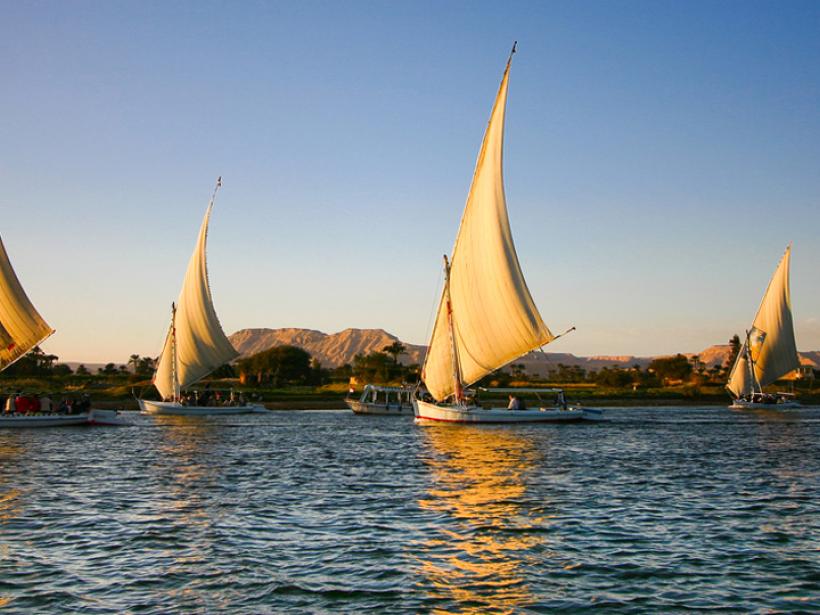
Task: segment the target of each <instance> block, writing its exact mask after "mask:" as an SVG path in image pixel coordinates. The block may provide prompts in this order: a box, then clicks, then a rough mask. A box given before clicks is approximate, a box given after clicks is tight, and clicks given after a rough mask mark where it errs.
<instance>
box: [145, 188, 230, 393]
mask: <svg viewBox="0 0 820 615" xmlns="http://www.w3.org/2000/svg"><path fill="white" fill-rule="evenodd" d="M212 209H213V199H212V200H211V202H210V204H209V205H208V209H207V211H206V212H205V219H204V220H203V221H202V227H201V228H200V229H199V239H198V240H197V244H196V248H195V249H194V253H193V254H192V255H191V260H190V262H189V263H188V270H187V272H186V273H185V280H184V281H183V283H182V292H181V293H180V295H179V301H178V303H177V306H176V317H175V319H174V322H173V323H172V325H171V327H172V330H171V331H170V332H169V334H168V337H167V338H166V340H165V346H164V347H163V349H162V355H161V356H160V358H159V363H158V365H157V372H156V374H155V375H154V386H156V387H157V390H158V391H159V393H160V395H162V397H163V398H164V399H165V398H169V397H173V396H174V395H175V394H176V393H177V392H178V391H179V389H183V388H186V387H189V386H191V385H192V384H194V383H195V382H197V381H198V380H201V379H202V378H204V377H205V376H207V375H208V374H210V373H211V372H212V371H214V370H215V369H216V368H218V367H219V366H220V365H224V364H225V363H227V362H228V361H231V360H232V359H235V358H236V357H237V356H239V353H237V352H236V350H235V349H234V347H233V346H232V345H231V343H230V342H229V341H228V338H227V337H226V336H225V333H224V332H223V331H222V326H221V325H220V324H219V318H218V317H217V315H216V310H215V309H214V305H213V301H212V298H211V289H210V286H209V284H208V267H207V263H206V260H205V246H206V243H207V239H208V222H209V221H210V218H211V210H212ZM174 359H176V366H174ZM175 367H176V369H174V368H175ZM174 372H176V382H177V383H178V384H177V387H175V386H174V384H175V383H174Z"/></svg>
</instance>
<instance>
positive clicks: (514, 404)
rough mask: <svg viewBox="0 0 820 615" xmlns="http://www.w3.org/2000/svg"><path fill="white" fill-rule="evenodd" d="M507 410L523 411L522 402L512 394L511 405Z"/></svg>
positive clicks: (508, 405)
mask: <svg viewBox="0 0 820 615" xmlns="http://www.w3.org/2000/svg"><path fill="white" fill-rule="evenodd" d="M507 410H523V404H522V403H521V400H520V399H519V398H518V397H516V396H515V395H513V394H512V393H510V403H509V404H507Z"/></svg>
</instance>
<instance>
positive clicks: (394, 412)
mask: <svg viewBox="0 0 820 615" xmlns="http://www.w3.org/2000/svg"><path fill="white" fill-rule="evenodd" d="M345 403H346V404H347V406H348V407H349V408H350V409H351V410H353V412H354V413H355V414H374V415H383V416H412V415H413V407H412V406H408V405H407V404H402V405H399V404H369V403H367V402H362V401H359V400H358V399H346V400H345Z"/></svg>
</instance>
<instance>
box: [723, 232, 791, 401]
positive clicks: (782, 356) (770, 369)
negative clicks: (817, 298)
mask: <svg viewBox="0 0 820 615" xmlns="http://www.w3.org/2000/svg"><path fill="white" fill-rule="evenodd" d="M790 258H791V246H789V247H788V248H786V253H785V254H784V255H783V258H782V259H781V261H780V264H779V265H778V266H777V269H776V270H775V272H774V275H773V276H772V279H771V281H770V282H769V287H768V288H767V289H766V294H764V295H763V301H761V303H760V308H759V309H758V311H757V315H756V316H755V319H754V322H753V323H752V328H751V330H750V331H749V335H748V338H747V340H746V342H745V343H744V344H743V348H741V350H740V352H739V353H738V356H737V360H736V361H735V365H734V367H733V368H732V373H731V374H730V376H729V383H728V385H727V388H728V389H729V390H730V391H731V392H732V393H733V394H734V395H735V396H736V397H740V396H742V395H748V394H750V393H753V392H755V390H756V387H758V386H759V387H764V386H766V385H768V384H771V383H773V382H774V381H775V380H777V379H778V378H781V377H782V376H785V375H786V374H788V373H789V372H791V371H793V370H795V369H797V368H798V367H800V359H799V358H798V356H797V344H796V342H795V340H794V324H793V322H792V308H791V297H790V294H789V261H790ZM750 358H751V362H752V364H753V365H754V378H753V377H752V373H751V372H752V370H750V369H749V359H750Z"/></svg>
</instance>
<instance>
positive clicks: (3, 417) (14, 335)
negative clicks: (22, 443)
mask: <svg viewBox="0 0 820 615" xmlns="http://www.w3.org/2000/svg"><path fill="white" fill-rule="evenodd" d="M53 333H54V329H52V328H51V327H50V326H49V324H48V323H47V322H46V321H45V320H44V319H43V317H42V316H40V314H39V312H37V310H36V309H35V307H34V305H33V304H32V303H31V301H30V300H29V298H28V296H26V291H24V290H23V286H22V284H20V280H19V279H18V278H17V274H16V273H14V269H13V268H12V266H11V261H10V260H9V256H8V253H7V252H6V248H5V246H4V245H3V241H2V239H0V371H3V370H5V369H6V368H8V367H9V366H10V365H12V364H13V363H14V362H16V361H18V360H20V359H21V358H23V357H24V356H25V355H26V353H28V352H29V351H30V350H31V349H32V348H34V347H35V346H38V345H39V344H41V343H43V342H44V341H45V340H46V339H47V338H48V337H50V336H51V335H52V334H53ZM24 400H25V402H26V406H29V405H32V404H33V403H34V402H36V405H35V406H34V408H37V407H38V406H39V407H40V409H39V410H38V411H26V412H19V411H18V410H20V409H21V408H19V407H18V405H19V406H22V403H23V401H24ZM49 401H50V400H49ZM87 424H111V425H120V424H126V422H125V421H123V420H122V419H121V418H120V416H119V413H118V412H115V411H113V410H94V409H89V410H87V411H83V412H76V413H72V414H67V413H58V412H53V411H51V410H50V409H46V408H42V406H41V403H40V399H39V398H34V397H30V396H26V395H16V394H15V393H13V392H11V391H9V397H8V398H7V399H6V403H5V406H4V410H3V412H2V414H0V427H56V426H61V425H87Z"/></svg>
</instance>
